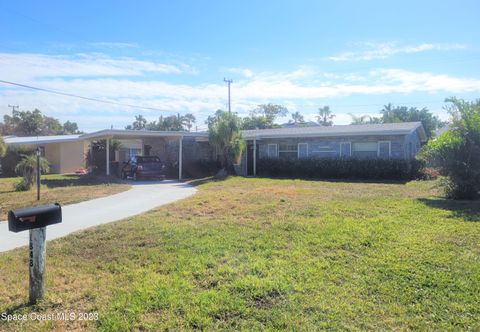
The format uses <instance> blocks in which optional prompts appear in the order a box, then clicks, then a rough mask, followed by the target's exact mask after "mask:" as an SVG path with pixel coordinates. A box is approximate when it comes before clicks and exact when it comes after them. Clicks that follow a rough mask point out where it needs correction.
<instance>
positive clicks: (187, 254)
mask: <svg viewBox="0 0 480 332" xmlns="http://www.w3.org/2000/svg"><path fill="white" fill-rule="evenodd" d="M434 185H435V183H434V182H410V183H407V184H399V183H390V184H382V183H360V182H350V183H349V182H324V181H299V180H268V179H244V178H231V179H228V180H226V181H222V182H211V183H207V184H203V185H200V186H199V187H198V189H199V192H198V193H197V194H196V195H195V196H193V197H191V198H189V199H186V200H183V201H180V202H178V203H175V204H171V205H168V206H164V207H162V208H159V209H157V210H155V211H152V212H150V213H147V214H144V215H141V216H138V217H135V218H131V219H128V220H125V221H121V222H117V223H114V224H110V225H106V226H102V227H98V228H95V229H92V230H87V231H84V232H80V233H76V234H73V235H70V236H68V237H66V238H64V239H60V240H55V241H52V242H49V244H48V246H47V273H48V277H47V283H46V287H47V293H46V298H45V300H44V301H43V302H41V303H40V304H39V305H38V306H36V307H28V306H25V305H24V302H25V301H26V299H27V287H28V279H27V250H26V248H22V249H17V250H15V251H12V252H9V253H4V254H0V271H1V274H0V285H1V286H0V313H1V312H9V313H30V312H32V311H34V312H41V313H51V312H70V311H72V310H73V311H75V312H98V314H99V320H98V321H91V322H85V321H71V322H64V321H54V322H52V321H50V322H32V321H28V322H26V323H19V322H16V323H5V322H3V323H1V322H0V330H27V329H29V330H33V329H36V330H53V329H58V330H62V329H66V328H68V329H78V330H83V329H85V330H96V329H98V330H104V331H122V330H123V331H130V330H140V331H141V330H151V331H159V330H165V329H169V330H194V329H204V330H225V329H227V330H283V329H285V330H322V329H332V330H418V329H420V330H431V331H440V330H468V329H470V330H479V329H480V306H479V303H480V245H479V243H480V222H479V221H480V203H479V202H478V201H477V202H448V201H445V200H443V199H441V198H439V197H438V196H437V195H438V194H437V190H436V189H435V188H434Z"/></svg>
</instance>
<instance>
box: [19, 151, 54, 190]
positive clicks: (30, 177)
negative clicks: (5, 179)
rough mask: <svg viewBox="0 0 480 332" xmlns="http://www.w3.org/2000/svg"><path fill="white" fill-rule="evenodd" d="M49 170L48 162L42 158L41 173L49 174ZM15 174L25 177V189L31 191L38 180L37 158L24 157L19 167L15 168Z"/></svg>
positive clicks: (33, 156) (32, 156) (31, 156)
mask: <svg viewBox="0 0 480 332" xmlns="http://www.w3.org/2000/svg"><path fill="white" fill-rule="evenodd" d="M49 170H50V165H49V164H48V160H47V159H45V158H43V157H40V171H41V172H48V171H49ZM15 172H17V174H21V175H22V176H23V184H24V186H25V188H26V189H27V190H28V189H30V188H31V187H32V186H33V183H34V182H35V180H36V179H37V156H35V155H28V156H24V157H23V158H22V160H21V161H20V162H19V163H18V164H17V166H15Z"/></svg>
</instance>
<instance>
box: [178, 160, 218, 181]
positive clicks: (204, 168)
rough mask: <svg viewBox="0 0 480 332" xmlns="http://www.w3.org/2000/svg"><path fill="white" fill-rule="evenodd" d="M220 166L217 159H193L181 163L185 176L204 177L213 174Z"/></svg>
mask: <svg viewBox="0 0 480 332" xmlns="http://www.w3.org/2000/svg"><path fill="white" fill-rule="evenodd" d="M220 168H221V164H220V162H219V161H214V160H195V161H187V162H185V164H184V165H183V174H184V176H185V177H187V178H193V179H198V178H204V177H206V176H211V175H215V174H216V173H217V172H218V171H219V170H220Z"/></svg>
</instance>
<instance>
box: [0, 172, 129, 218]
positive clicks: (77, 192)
mask: <svg viewBox="0 0 480 332" xmlns="http://www.w3.org/2000/svg"><path fill="white" fill-rule="evenodd" d="M20 179H21V178H20V177H15V178H0V221H3V220H6V219H7V213H8V211H9V210H11V209H16V208H21V207H28V206H33V205H38V204H46V203H53V202H58V203H60V204H62V205H65V204H72V203H78V202H81V201H85V200H89V199H93V198H98V197H102V196H108V195H111V194H115V193H118V192H121V191H124V190H127V189H128V188H129V186H128V185H127V184H121V183H116V182H107V181H106V179H102V178H98V179H94V178H82V177H80V176H77V175H57V174H55V175H53V174H52V175H43V176H42V180H41V187H40V193H41V195H40V198H41V200H40V202H38V201H37V189H36V187H34V189H32V190H30V191H15V189H14V185H15V184H16V183H18V182H19V181H20Z"/></svg>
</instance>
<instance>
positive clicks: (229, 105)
mask: <svg viewBox="0 0 480 332" xmlns="http://www.w3.org/2000/svg"><path fill="white" fill-rule="evenodd" d="M223 81H224V82H225V83H227V85H228V113H232V104H231V100H230V84H232V83H233V80H231V79H230V80H227V79H226V78H223Z"/></svg>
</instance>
